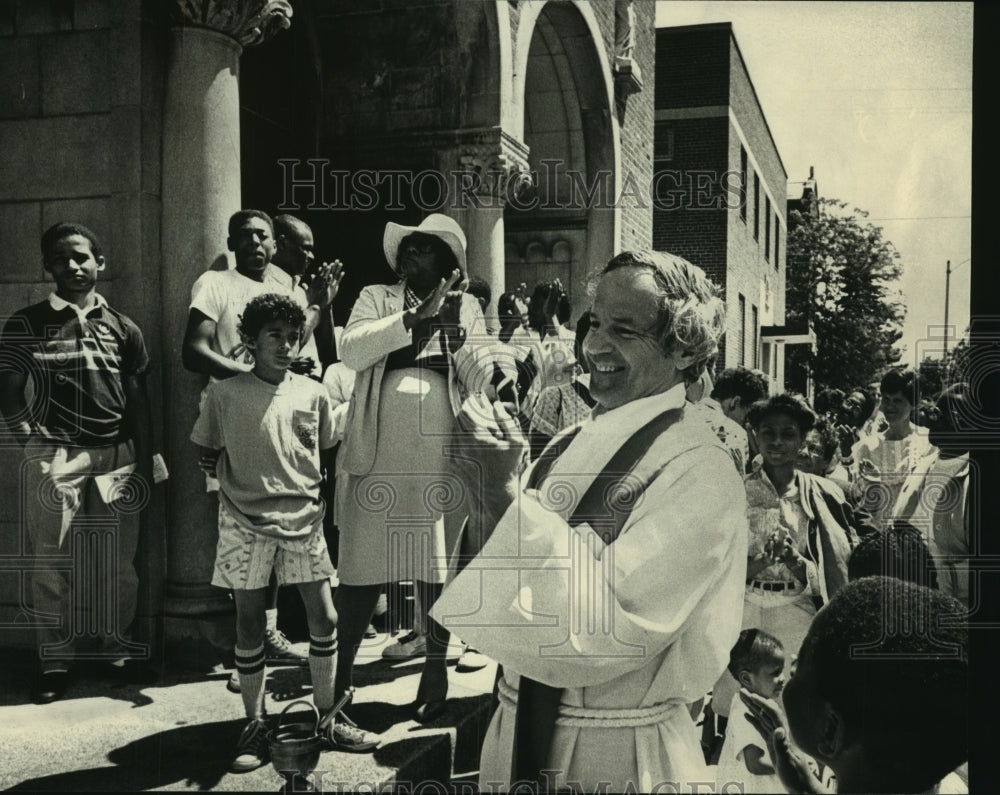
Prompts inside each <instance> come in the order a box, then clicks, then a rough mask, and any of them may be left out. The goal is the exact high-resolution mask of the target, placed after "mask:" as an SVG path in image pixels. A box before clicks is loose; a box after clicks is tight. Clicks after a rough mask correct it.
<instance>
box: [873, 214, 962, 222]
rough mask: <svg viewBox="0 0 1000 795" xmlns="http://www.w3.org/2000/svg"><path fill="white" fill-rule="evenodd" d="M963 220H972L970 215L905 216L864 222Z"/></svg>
mask: <svg viewBox="0 0 1000 795" xmlns="http://www.w3.org/2000/svg"><path fill="white" fill-rule="evenodd" d="M963 218H972V216H971V215H907V216H899V217H896V218H865V219H864V220H865V221H944V220H949V221H960V220H962V219H963Z"/></svg>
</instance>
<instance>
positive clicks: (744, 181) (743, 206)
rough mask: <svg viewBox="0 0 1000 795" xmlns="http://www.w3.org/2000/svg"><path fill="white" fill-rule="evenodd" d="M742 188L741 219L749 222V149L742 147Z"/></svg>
mask: <svg viewBox="0 0 1000 795" xmlns="http://www.w3.org/2000/svg"><path fill="white" fill-rule="evenodd" d="M740 190H741V191H743V200H742V201H741V202H740V220H741V221H743V223H746V222H747V150H746V149H745V148H743V147H742V146H741V147H740Z"/></svg>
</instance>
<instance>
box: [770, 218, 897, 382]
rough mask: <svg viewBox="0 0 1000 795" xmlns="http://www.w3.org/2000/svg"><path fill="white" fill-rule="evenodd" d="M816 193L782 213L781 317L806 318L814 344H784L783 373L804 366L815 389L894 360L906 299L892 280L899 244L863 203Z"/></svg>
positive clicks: (859, 377) (864, 376)
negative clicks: (811, 205) (808, 206)
mask: <svg viewBox="0 0 1000 795" xmlns="http://www.w3.org/2000/svg"><path fill="white" fill-rule="evenodd" d="M846 207H847V205H846V204H845V203H844V202H842V201H839V200H837V199H820V200H819V212H818V213H817V214H816V215H815V216H813V215H806V214H802V213H799V212H797V211H793V212H792V213H791V217H790V219H789V221H790V223H789V226H790V228H791V231H790V232H789V234H788V252H787V262H788V271H787V273H788V275H787V287H786V304H785V307H786V308H785V317H786V323H788V324H797V323H801V322H803V321H804V320H809V321H810V322H811V324H812V328H813V330H814V331H815V332H816V342H817V344H816V350H815V351H811V350H810V348H809V346H807V345H793V346H789V347H788V348H787V349H786V351H787V357H786V361H787V368H788V371H789V376H790V380H792V381H793V382H794V381H795V380H797V379H796V376H797V375H798V377H801V376H803V375H804V374H806V373H808V374H810V375H812V377H813V379H814V381H815V387H816V389H817V390H819V389H824V388H827V387H830V388H837V389H844V390H848V389H851V388H853V387H856V386H860V385H864V384H869V383H871V382H872V381H876V380H878V378H879V376H880V375H881V374H882V373H883V372H884V371H885V370H886V369H887V368H888V367H890V366H891V365H892V364H893V363H895V362H897V361H899V358H900V355H901V353H900V350H899V349H898V348H897V347H896V345H895V343H896V342H898V341H899V338H900V337H902V335H903V332H902V322H903V319H904V318H905V316H906V307H905V306H904V305H903V303H902V301H901V295H900V293H899V290H898V288H897V286H896V283H897V282H898V280H899V277H900V275H901V272H902V266H901V265H900V263H899V252H898V251H896V248H895V247H894V246H893V245H892V243H891V242H890V241H888V240H886V239H884V238H883V237H882V229H881V228H879V227H877V226H874V225H872V224H870V223H867V222H865V220H864V219H865V218H866V217H867V216H868V213H867V212H865V211H864V210H858V209H856V208H855V209H854V210H852V211H848V210H846Z"/></svg>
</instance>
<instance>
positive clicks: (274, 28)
mask: <svg viewBox="0 0 1000 795" xmlns="http://www.w3.org/2000/svg"><path fill="white" fill-rule="evenodd" d="M173 18H174V21H175V22H176V23H177V24H179V25H182V26H185V27H192V28H208V29H209V30H214V31H218V32H219V33H223V34H225V35H227V36H229V37H231V38H233V39H236V41H238V42H239V43H240V44H241V45H242V46H243V47H252V46H253V45H255V44H263V43H264V42H265V41H267V40H268V39H270V38H271V37H272V36H273V35H274V34H275V33H277V32H278V31H280V30H287V29H288V28H289V27H291V24H292V4H291V3H290V2H289V0H174V3H173Z"/></svg>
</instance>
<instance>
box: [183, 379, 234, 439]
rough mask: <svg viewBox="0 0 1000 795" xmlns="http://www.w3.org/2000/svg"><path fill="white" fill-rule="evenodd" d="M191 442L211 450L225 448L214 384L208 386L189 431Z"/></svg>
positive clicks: (217, 397) (219, 408)
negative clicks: (199, 409)
mask: <svg viewBox="0 0 1000 795" xmlns="http://www.w3.org/2000/svg"><path fill="white" fill-rule="evenodd" d="M191 441H192V442H194V443H195V444H197V445H200V446H201V447H207V448H209V449H211V450H221V449H223V448H224V447H225V446H226V438H225V434H223V430H222V417H221V406H220V404H219V395H218V389H217V388H216V385H215V384H209V385H208V392H207V394H206V395H205V400H204V401H203V403H202V407H201V413H199V414H198V419H197V420H195V423H194V428H193V429H192V431H191Z"/></svg>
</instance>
